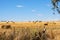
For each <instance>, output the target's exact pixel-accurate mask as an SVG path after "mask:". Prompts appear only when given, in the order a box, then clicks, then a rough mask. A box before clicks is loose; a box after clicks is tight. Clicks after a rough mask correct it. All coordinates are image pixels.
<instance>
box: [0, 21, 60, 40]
mask: <svg viewBox="0 0 60 40" xmlns="http://www.w3.org/2000/svg"><path fill="white" fill-rule="evenodd" d="M44 29H46V30H45V31H44ZM0 40H60V21H56V22H53V21H50V22H8V23H7V22H0Z"/></svg>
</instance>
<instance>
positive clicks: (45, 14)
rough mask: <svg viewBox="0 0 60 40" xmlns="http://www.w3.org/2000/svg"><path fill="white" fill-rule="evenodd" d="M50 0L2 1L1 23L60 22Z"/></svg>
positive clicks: (0, 6) (0, 7)
mask: <svg viewBox="0 0 60 40" xmlns="http://www.w3.org/2000/svg"><path fill="white" fill-rule="evenodd" d="M51 8H52V5H51V1H50V0H0V21H1V20H3V21H8V20H9V21H33V20H34V21H36V20H40V21H46V20H59V19H60V18H59V17H60V15H59V14H58V13H57V12H56V14H55V15H53V11H52V9H51Z"/></svg>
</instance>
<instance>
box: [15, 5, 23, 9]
mask: <svg viewBox="0 0 60 40" xmlns="http://www.w3.org/2000/svg"><path fill="white" fill-rule="evenodd" d="M16 7H18V8H22V7H24V6H23V5H17V6H16Z"/></svg>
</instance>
